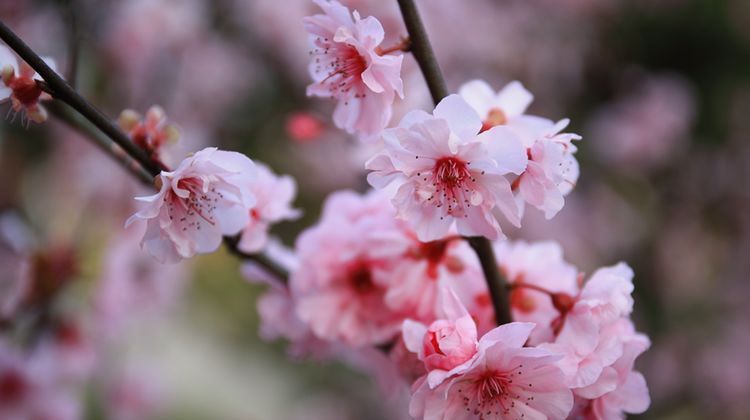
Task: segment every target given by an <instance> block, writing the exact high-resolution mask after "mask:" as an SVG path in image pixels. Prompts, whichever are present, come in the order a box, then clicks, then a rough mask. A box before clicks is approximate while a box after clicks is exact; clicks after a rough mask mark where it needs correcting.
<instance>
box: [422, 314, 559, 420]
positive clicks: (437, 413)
mask: <svg viewBox="0 0 750 420" xmlns="http://www.w3.org/2000/svg"><path fill="white" fill-rule="evenodd" d="M533 328H534V324H531V323H521V322H512V323H510V324H505V325H501V326H499V327H497V328H495V329H494V330H492V331H490V332H488V333H487V334H485V335H484V336H483V337H482V338H480V340H479V343H478V345H477V352H476V353H475V355H474V357H472V358H471V359H470V360H469V361H467V362H465V363H464V364H462V365H459V366H458V367H456V368H454V369H452V370H451V371H450V372H448V375H447V377H446V379H445V380H444V381H442V382H441V383H437V384H435V383H433V384H430V383H429V381H428V380H426V379H421V380H419V381H417V382H416V383H415V384H414V387H413V389H414V394H413V395H412V400H411V404H410V407H409V413H410V414H411V415H412V416H413V417H415V418H417V419H436V420H437V419H444V420H448V419H451V420H453V419H485V418H498V419H517V418H538V419H545V418H550V419H562V418H565V416H567V414H568V413H569V412H570V410H571V408H572V407H573V395H572V393H571V392H570V389H569V388H568V387H567V386H566V384H565V376H564V375H563V373H562V371H561V370H560V368H558V367H557V366H556V364H555V362H556V361H557V360H559V359H560V356H559V355H555V354H553V353H551V352H549V351H547V350H544V349H540V348H533V347H523V345H524V343H525V342H526V340H527V339H528V337H529V334H530V333H531V331H532V329H533Z"/></svg>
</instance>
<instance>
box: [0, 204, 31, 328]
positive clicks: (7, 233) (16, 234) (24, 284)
mask: <svg viewBox="0 0 750 420" xmlns="http://www.w3.org/2000/svg"><path fill="white" fill-rule="evenodd" d="M30 242H31V235H30V232H29V231H28V228H27V227H26V226H25V225H24V224H23V222H22V221H21V220H20V219H19V218H18V217H17V216H16V215H15V214H13V213H9V212H5V213H0V267H2V270H0V320H9V319H12V318H13V316H14V315H15V314H16V311H17V310H18V308H19V306H20V305H21V304H22V302H23V299H24V298H25V297H26V295H27V293H28V292H29V288H30V287H31V285H32V275H33V271H32V268H33V267H32V256H31V244H30Z"/></svg>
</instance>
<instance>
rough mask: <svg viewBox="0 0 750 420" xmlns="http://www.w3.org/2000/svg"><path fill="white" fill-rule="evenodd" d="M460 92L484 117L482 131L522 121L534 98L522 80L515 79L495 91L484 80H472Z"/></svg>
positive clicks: (482, 117)
mask: <svg viewBox="0 0 750 420" xmlns="http://www.w3.org/2000/svg"><path fill="white" fill-rule="evenodd" d="M458 94H459V95H460V96H461V97H462V98H463V99H464V100H465V101H466V103H468V104H469V105H470V106H471V107H472V108H473V109H474V110H475V111H476V112H477V114H479V117H480V118H481V119H482V131H486V130H489V129H490V128H492V127H495V126H497V125H506V124H508V125H516V124H518V123H521V121H522V118H520V117H522V116H523V114H524V113H525V112H526V109H527V108H528V107H529V105H531V101H533V100H534V95H532V94H531V92H529V91H528V90H526V88H524V87H523V85H522V84H521V83H520V82H517V81H513V82H510V83H508V84H507V85H505V87H504V88H502V89H501V90H500V91H499V92H497V93H495V91H494V90H493V89H492V87H491V86H490V85H489V84H488V83H487V82H485V81H484V80H472V81H470V82H467V83H465V84H463V85H462V86H461V87H460V88H459V90H458Z"/></svg>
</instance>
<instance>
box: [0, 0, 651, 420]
mask: <svg viewBox="0 0 750 420" xmlns="http://www.w3.org/2000/svg"><path fill="white" fill-rule="evenodd" d="M314 2H315V3H316V4H317V5H318V6H320V8H321V9H322V10H323V14H317V15H314V16H310V17H307V18H306V19H305V20H304V26H305V28H306V29H307V31H308V32H309V35H310V43H311V45H312V50H311V62H310V67H309V70H310V74H311V76H312V78H313V83H312V84H311V85H310V86H309V87H308V89H307V93H308V95H313V96H319V97H327V98H333V99H335V100H336V101H337V105H336V110H335V111H334V114H333V121H334V123H335V124H336V126H337V127H339V128H341V129H344V130H346V131H347V132H349V133H351V134H356V135H358V136H359V138H360V139H361V140H363V141H366V142H367V143H369V144H370V145H371V146H372V147H375V148H376V149H377V151H376V152H375V153H374V155H373V156H372V157H371V158H370V159H369V160H368V161H367V163H366V164H365V168H366V169H367V170H368V171H369V174H368V176H367V181H368V182H369V184H370V185H371V186H372V187H373V188H374V189H372V190H370V191H368V192H366V193H363V194H359V193H355V192H351V191H339V192H336V193H333V194H332V195H330V196H329V197H328V199H327V200H326V202H325V205H324V208H323V211H322V216H321V218H320V220H319V222H318V223H317V224H316V225H314V226H312V227H310V228H308V229H306V230H305V231H304V232H302V234H300V236H299V237H298V238H297V240H296V243H295V247H294V251H293V252H291V253H288V252H286V251H284V250H279V249H277V248H278V247H277V246H276V245H274V242H273V241H272V240H271V239H270V238H269V233H268V232H269V229H270V227H271V225H272V224H274V223H277V222H280V221H283V220H291V219H294V218H296V217H298V216H299V211H298V210H296V209H293V208H292V207H291V202H292V201H293V199H294V196H295V194H296V185H295V183H294V181H293V180H292V179H291V178H290V177H286V176H281V177H280V176H277V175H276V174H274V173H273V172H272V171H271V169H269V168H268V167H266V166H264V165H262V164H258V163H254V162H253V161H252V160H250V159H249V158H248V157H246V156H245V155H243V154H240V153H236V152H229V151H222V150H218V149H216V148H213V147H209V148H205V149H203V150H200V151H198V152H196V153H195V154H193V155H190V156H188V157H187V158H185V159H184V160H183V161H182V162H180V163H179V165H177V166H176V168H175V169H174V170H163V171H162V172H161V173H160V174H159V175H158V176H157V177H156V178H155V187H156V189H157V190H158V192H157V193H156V194H153V195H150V196H146V197H138V198H137V200H139V201H141V202H143V203H144V206H143V207H142V208H141V209H140V210H139V211H138V212H137V213H135V214H134V215H133V216H132V217H131V218H130V219H128V221H127V222H126V225H130V224H133V223H138V224H140V225H142V226H141V227H142V228H144V229H145V234H144V236H143V239H142V241H141V246H142V247H143V248H145V249H146V251H147V252H148V253H149V254H151V255H152V256H153V257H154V258H155V259H156V260H158V261H159V262H164V263H167V262H169V263H174V262H178V261H181V260H182V259H185V258H190V257H193V256H194V255H196V254H203V253H209V252H213V251H215V250H216V249H217V248H218V247H219V246H220V245H221V243H222V242H223V241H228V242H230V243H231V244H232V245H233V246H236V247H237V248H238V249H239V250H240V251H242V252H244V253H260V252H265V253H266V254H269V255H270V254H274V255H275V257H276V259H277V260H281V261H282V264H281V265H283V266H284V267H285V268H286V269H288V270H289V271H290V272H291V275H290V278H289V281H288V284H285V283H284V282H280V281H278V279H273V278H269V279H265V280H266V282H267V283H268V284H269V285H270V287H269V289H268V291H267V292H266V293H265V294H264V295H263V296H262V297H261V298H260V300H259V301H258V310H259V311H260V313H261V318H262V320H263V326H262V335H263V336H264V337H266V338H269V339H273V338H278V337H283V338H286V339H287V340H289V341H290V343H291V344H292V354H293V355H296V356H310V357H316V358H331V357H336V358H344V359H346V360H348V361H350V362H351V363H352V364H354V365H357V366H361V367H364V368H365V370H368V371H369V372H370V373H372V374H373V375H378V376H379V377H380V379H381V381H383V382H385V383H386V384H387V385H388V387H389V388H392V389H401V388H402V387H401V386H400V385H409V384H410V385H411V393H410V395H411V400H410V404H409V413H410V415H411V416H413V417H415V418H424V419H518V418H531V419H565V418H570V419H619V418H622V417H624V415H625V413H640V412H643V411H644V410H645V409H646V408H647V407H648V405H649V395H648V389H647V387H646V383H645V380H644V378H643V376H642V375H641V374H640V373H638V372H636V371H635V370H634V362H635V359H636V358H637V357H638V355H640V354H641V353H642V352H643V351H645V350H646V349H647V348H648V347H649V345H650V343H649V340H648V338H647V337H646V336H645V335H643V334H640V333H638V332H637V331H636V329H635V327H634V325H633V323H632V321H631V320H630V314H631V312H632V310H633V299H632V297H631V293H632V292H633V283H632V277H633V272H632V271H631V270H630V268H629V267H628V266H626V265H625V264H622V263H620V264H618V265H615V266H612V267H605V268H602V269H599V270H597V271H596V272H595V273H594V274H593V275H592V276H590V278H589V279H588V280H587V281H584V276H583V275H581V274H580V273H579V271H578V270H577V269H576V268H575V267H574V266H572V265H571V264H569V263H567V262H565V261H564V260H563V256H562V251H561V249H560V247H559V246H558V245H557V244H556V243H553V242H545V243H536V244H527V243H524V242H510V241H506V240H505V239H506V238H505V235H504V233H503V230H502V227H501V223H506V222H507V223H510V224H512V225H514V226H520V225H521V221H522V219H523V216H524V212H525V208H526V206H527V205H529V206H532V207H535V208H536V209H538V210H540V211H542V212H543V213H544V215H545V217H546V218H548V219H549V218H552V217H554V216H555V215H556V214H557V213H558V212H559V211H560V210H561V209H562V208H563V206H564V203H565V200H564V196H565V195H566V194H568V193H569V192H570V191H571V190H572V188H573V187H574V186H575V184H576V182H577V179H578V174H579V171H578V163H577V160H576V158H575V155H574V154H575V152H576V146H575V145H574V144H573V141H574V140H579V139H580V136H578V135H576V134H572V133H566V132H564V131H563V130H564V129H565V128H566V127H567V125H568V120H566V119H563V120H560V121H558V122H555V121H552V120H549V119H546V118H542V117H538V116H533V115H527V114H526V110H527V108H528V107H529V105H530V104H531V101H532V99H533V97H532V95H531V93H530V92H528V91H527V90H526V89H525V88H524V87H523V86H522V85H521V83H519V82H512V83H509V84H508V85H507V86H505V87H504V88H502V89H501V90H500V91H499V92H495V90H494V89H493V88H491V87H490V86H489V85H488V84H487V83H486V82H483V81H479V80H475V81H470V82H468V83H466V84H464V85H463V86H462V87H461V88H460V89H459V91H458V94H453V95H449V96H447V97H445V98H443V99H442V100H441V101H440V102H439V103H438V104H437V105H436V106H435V108H434V109H433V110H432V112H431V113H430V112H425V111H421V110H415V111H412V112H409V113H408V114H406V115H405V116H404V117H403V118H402V119H401V121H400V122H399V123H398V124H397V125H396V126H392V127H390V128H387V127H389V125H390V123H391V121H390V120H391V116H392V114H393V112H392V107H393V102H394V100H395V98H396V95H398V96H399V97H401V98H403V96H404V94H403V82H402V79H401V65H402V61H403V58H404V57H403V55H400V54H397V53H395V52H396V51H398V50H399V48H395V49H394V48H383V47H382V46H381V43H382V42H383V39H384V36H385V33H384V30H383V27H382V25H381V24H380V22H379V21H378V20H377V19H376V18H374V17H366V18H362V17H361V16H360V15H359V13H357V12H356V11H355V12H353V13H351V12H350V11H349V9H347V8H346V7H344V6H342V5H341V4H339V3H338V2H336V1H325V0H314ZM8 54H10V53H9V52H7V54H6V52H3V51H2V50H0V64H3V66H4V67H3V69H2V78H3V82H4V83H5V86H6V89H5V91H6V92H7V95H8V96H9V97H10V98H11V100H12V101H13V109H14V110H16V111H20V110H24V111H25V112H26V114H27V115H28V116H29V118H31V119H33V120H35V121H41V120H43V119H44V116H45V114H44V111H43V109H42V108H40V106H39V104H38V101H39V99H43V92H42V91H41V89H40V87H39V85H38V83H37V82H36V80H35V77H36V75H35V74H34V73H33V71H31V70H30V69H28V68H27V66H25V65H24V64H21V65H20V69H19V68H18V67H19V65H18V64H17V63H15V64H14V65H6V64H5V63H6V62H7V61H9V60H10V59H11V58H12V59H13V60H15V57H14V56H12V54H11V56H10V57H9V58H8V57H5V55H8ZM119 123H120V126H121V128H122V129H123V130H125V131H126V132H127V134H128V135H129V136H130V138H131V140H132V141H133V143H134V144H136V145H137V146H139V147H140V148H142V149H143V150H144V151H146V152H147V154H148V155H149V156H150V157H151V158H152V159H154V160H155V161H156V162H158V163H160V164H161V166H164V167H166V166H165V165H164V163H163V160H164V157H163V152H164V146H166V145H167V144H169V143H171V142H174V141H175V140H176V139H177V137H178V132H177V130H176V128H175V126H173V125H170V124H167V122H166V116H165V113H164V111H163V110H162V109H161V108H159V107H152V108H151V109H150V110H149V111H148V112H147V114H146V116H145V118H142V117H141V116H140V115H138V114H137V113H135V112H134V111H129V110H128V111H124V112H123V113H122V115H121V116H120V120H119ZM303 131H304V130H303ZM144 225H145V226H144ZM464 237H484V238H487V239H489V240H492V241H494V242H492V244H493V246H494V248H493V251H494V254H495V255H494V256H495V258H496V260H497V264H498V266H497V267H496V269H497V270H499V271H501V272H502V273H503V274H504V277H505V278H507V279H508V285H507V286H508V289H509V292H510V299H509V302H508V303H509V305H510V308H511V312H512V317H513V319H514V321H515V322H511V323H507V324H504V325H500V326H496V323H495V318H496V317H495V313H494V311H495V308H493V304H492V302H493V300H494V299H493V296H491V295H490V291H489V290H488V287H487V285H486V283H485V280H484V273H483V266H482V264H481V263H480V261H479V259H478V258H477V255H476V254H475V253H474V251H473V250H472V249H471V247H470V246H469V245H468V244H467V242H466V241H465V240H464ZM112 258H113V260H114V261H111V263H112V264H111V265H112V266H113V267H115V268H113V270H116V271H125V268H127V267H128V266H129V265H130V264H128V261H129V260H128V261H125V260H120V259H118V258H115V257H112ZM123 261H125V262H123ZM483 262H484V261H483ZM484 268H485V269H486V267H484ZM256 269H257V267H255V266H253V265H252V264H251V265H249V266H248V267H247V270H248V276H250V277H257V276H260V277H263V274H262V273H260V274H259V273H258V271H257V270H256ZM144 276H145V274H144ZM111 277H112V278H115V279H118V277H117V276H116V275H112V276H111ZM119 280H121V281H114V282H111V284H109V285H108V287H107V288H103V291H102V292H101V295H99V296H98V299H99V302H100V303H102V302H103V303H102V307H103V308H112V307H117V306H118V300H119V299H120V298H119V297H120V296H122V295H125V296H126V297H128V299H132V300H133V302H137V301H142V300H144V299H141V295H140V294H139V293H140V292H139V291H138V290H134V289H133V288H132V287H131V286H132V285H131V284H129V282H127V281H125V280H123V279H122V278H120V279H119ZM154 283H155V282H153V281H149V282H144V284H147V285H148V287H151V288H153V290H154V292H155V293H154V294H156V295H160V294H161V293H159V288H158V287H157V285H156V284H154ZM0 286H2V285H0ZM144 287H145V286H144ZM0 304H2V305H0V310H2V311H3V312H2V313H0V314H4V312H7V311H10V310H11V309H8V308H10V307H11V306H14V305H16V304H17V303H16V302H12V303H7V302H0ZM125 306H132V305H125ZM102 315H103V318H108V319H113V320H118V321H117V322H118V323H119V322H124V321H122V318H123V316H122V313H121V312H118V311H116V310H114V311H109V312H107V311H104V312H102ZM113 323H115V322H114V321H113ZM0 344H1V343H0ZM8 354H11V356H12V352H5V351H4V350H3V349H2V347H0V357H5V356H6V355H8ZM11 356H8V357H6V358H5V359H0V389H2V390H6V389H9V390H11V391H13V392H21V391H23V389H25V388H23V387H21V386H20V385H18V383H20V382H18V381H19V380H17V379H14V378H15V376H12V375H11V376H9V374H7V373H4V372H6V371H9V369H16V368H15V367H14V366H16V365H17V362H15V361H14V360H15V359H13V357H11ZM6 359H7V360H6ZM8 366H10V367H8ZM381 368H382V369H381ZM2 369H5V370H2ZM16 370H18V369H16ZM389 373H392V374H389ZM3 375H5V376H3ZM8 377H10V378H11V379H7V378H8ZM13 381H15V382H13ZM29 381H31V379H29ZM24 384H25V382H24ZM391 385H396V386H391ZM19 387H20V388H19ZM17 389H21V391H18V390H17ZM19 400H20V399H19V398H15V397H14V398H13V401H19ZM1 404H2V398H0V409H2V408H3V407H2V405H1Z"/></svg>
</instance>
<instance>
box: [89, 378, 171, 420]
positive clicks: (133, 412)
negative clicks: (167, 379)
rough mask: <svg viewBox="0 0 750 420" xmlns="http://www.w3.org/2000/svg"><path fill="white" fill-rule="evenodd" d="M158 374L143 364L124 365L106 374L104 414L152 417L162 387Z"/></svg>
mask: <svg viewBox="0 0 750 420" xmlns="http://www.w3.org/2000/svg"><path fill="white" fill-rule="evenodd" d="M159 379H160V378H159V377H158V376H157V375H155V374H154V373H153V372H152V371H151V370H146V369H144V368H143V367H142V366H138V367H133V366H126V367H125V368H122V369H120V370H118V371H117V372H116V373H115V374H113V375H112V376H111V378H109V379H108V380H107V382H106V384H105V387H104V392H105V395H104V403H105V404H106V410H107V418H111V419H112V420H143V419H150V418H155V417H156V414H157V413H158V412H159V410H160V409H161V405H162V403H163V401H162V400H163V398H164V395H163V393H164V390H163V389H162V387H161V383H160V380H159Z"/></svg>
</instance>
